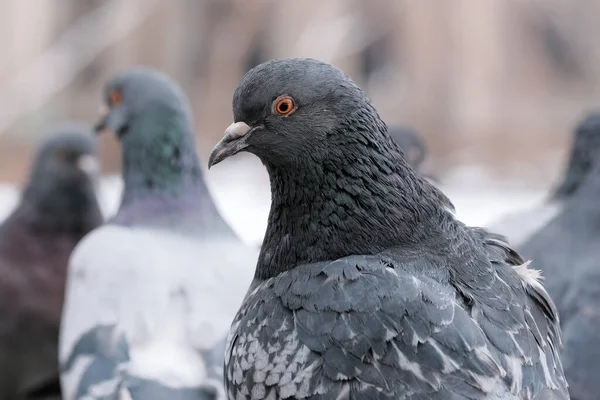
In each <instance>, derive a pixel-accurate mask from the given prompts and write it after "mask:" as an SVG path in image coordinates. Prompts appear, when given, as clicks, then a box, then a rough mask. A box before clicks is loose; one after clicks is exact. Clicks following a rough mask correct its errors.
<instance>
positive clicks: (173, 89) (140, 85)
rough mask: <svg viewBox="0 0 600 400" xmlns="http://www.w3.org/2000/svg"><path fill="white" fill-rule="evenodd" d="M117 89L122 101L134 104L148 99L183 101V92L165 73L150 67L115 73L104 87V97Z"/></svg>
mask: <svg viewBox="0 0 600 400" xmlns="http://www.w3.org/2000/svg"><path fill="white" fill-rule="evenodd" d="M113 90H119V91H121V92H122V93H123V101H124V102H127V103H130V104H136V103H141V102H144V101H147V100H150V99H155V98H156V99H165V100H170V101H173V102H180V101H183V98H184V95H183V92H182V91H181V90H180V89H179V86H178V85H177V84H176V83H175V82H174V81H173V80H171V79H170V78H169V77H168V76H167V75H165V74H163V73H161V72H159V71H156V70H153V69H151V68H144V67H138V68H132V69H129V70H127V71H123V72H121V73H119V74H117V75H115V76H114V77H113V78H112V79H111V80H109V81H108V82H107V84H106V86H105V89H104V95H105V98H106V99H108V98H109V94H110V92H112V91H113Z"/></svg>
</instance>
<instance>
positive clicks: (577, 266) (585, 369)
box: [521, 154, 600, 400]
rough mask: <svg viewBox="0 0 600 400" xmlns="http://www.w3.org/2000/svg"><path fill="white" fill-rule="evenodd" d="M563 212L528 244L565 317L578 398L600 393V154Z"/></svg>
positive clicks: (568, 364)
mask: <svg viewBox="0 0 600 400" xmlns="http://www.w3.org/2000/svg"><path fill="white" fill-rule="evenodd" d="M593 164H594V169H593V170H592V172H590V173H589V174H588V177H587V179H585V181H584V182H583V183H582V184H581V187H580V188H579V189H578V190H577V191H576V193H574V194H573V195H572V197H571V198H569V199H567V200H566V201H565V204H564V207H563V209H562V211H561V212H560V213H559V214H558V215H557V216H556V217H555V218H554V219H553V220H552V221H551V222H550V223H548V224H547V225H546V226H545V227H543V228H542V229H540V230H539V231H538V232H536V233H535V234H534V235H533V236H532V237H531V238H530V239H529V240H527V241H526V242H525V243H524V244H523V245H522V246H521V250H522V252H523V255H524V256H526V257H529V258H530V259H533V260H534V262H535V264H536V266H537V267H539V268H541V270H542V271H543V272H544V276H545V286H546V288H547V289H548V292H549V293H550V294H551V295H552V298H553V299H554V301H555V302H556V305H557V308H558V310H559V312H560V315H561V317H562V319H561V325H562V330H563V332H564V338H565V345H564V348H563V351H562V354H561V358H562V362H563V366H564V371H565V376H566V377H567V381H568V382H569V392H570V393H571V398H572V399H574V400H595V399H597V398H598V396H599V393H600V380H599V379H598V377H599V376H600V154H598V155H596V160H594V162H593Z"/></svg>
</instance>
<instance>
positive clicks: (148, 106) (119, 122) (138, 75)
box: [96, 67, 190, 139]
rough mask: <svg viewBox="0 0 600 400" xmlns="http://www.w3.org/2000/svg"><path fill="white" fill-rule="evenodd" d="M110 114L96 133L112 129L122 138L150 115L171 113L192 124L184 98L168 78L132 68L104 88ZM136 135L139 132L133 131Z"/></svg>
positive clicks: (114, 78)
mask: <svg viewBox="0 0 600 400" xmlns="http://www.w3.org/2000/svg"><path fill="white" fill-rule="evenodd" d="M104 101H105V103H106V106H107V111H106V113H105V115H104V117H103V118H102V119H101V120H100V121H99V122H98V124H97V125H96V131H97V132H99V131H102V130H105V129H107V130H110V131H112V132H114V133H115V134H116V135H117V136H118V137H119V138H120V139H122V138H123V137H125V136H126V135H127V134H128V133H130V132H131V127H132V126H133V125H134V124H135V123H136V122H137V121H139V120H140V119H143V118H144V117H145V116H146V115H148V114H149V113H152V112H154V111H157V110H164V112H166V111H167V110H171V111H173V112H175V113H179V114H181V118H182V119H184V120H186V122H187V123H188V124H190V121H189V119H190V116H189V113H190V112H189V105H188V102H187V100H186V97H185V95H184V94H183V92H182V91H181V89H180V88H179V87H178V86H177V84H176V83H175V82H174V81H172V80H171V79H170V78H169V77H168V76H166V75H164V74H162V73H160V72H158V71H155V70H152V69H150V68H143V67H138V68H133V69H130V70H127V71H124V72H122V73H119V74H117V75H116V76H114V77H113V78H112V79H111V80H110V81H109V82H108V83H107V84H106V85H105V87H104ZM133 133H136V132H133Z"/></svg>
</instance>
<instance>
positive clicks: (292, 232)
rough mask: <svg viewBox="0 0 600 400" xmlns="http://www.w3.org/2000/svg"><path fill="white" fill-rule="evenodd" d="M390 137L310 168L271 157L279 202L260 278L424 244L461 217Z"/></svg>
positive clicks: (356, 145)
mask: <svg viewBox="0 0 600 400" xmlns="http://www.w3.org/2000/svg"><path fill="white" fill-rule="evenodd" d="M384 138H385V139H386V140H388V143H386V146H381V147H379V148H378V149H377V150H375V149H374V148H373V147H368V145H364V144H362V143H363V142H357V143H347V144H346V145H345V147H344V153H343V154H341V155H340V156H339V158H337V159H333V158H332V157H335V155H334V152H329V153H328V155H327V158H326V159H325V160H324V161H320V162H319V161H317V160H307V162H308V163H310V164H308V163H307V165H306V166H307V167H306V168H302V167H299V168H295V169H292V168H282V167H277V166H274V165H271V164H269V163H268V162H266V163H265V164H266V166H267V169H268V171H269V175H270V179H271V199H272V203H271V210H270V214H269V220H268V227H267V232H266V235H265V239H264V242H263V246H262V249H261V253H260V257H259V261H258V266H257V272H256V277H257V278H259V279H266V278H269V277H272V276H276V275H278V274H279V273H281V272H283V271H285V270H289V269H291V268H293V267H295V266H297V265H300V264H306V263H312V262H319V261H327V260H334V259H338V258H340V257H344V256H348V255H352V254H376V253H379V252H381V251H383V250H385V249H388V248H390V247H394V246H402V245H411V244H414V243H418V242H420V241H423V240H425V239H426V238H428V237H431V236H434V235H436V233H437V232H439V231H440V227H439V226H440V224H441V223H446V224H447V223H452V221H454V218H453V217H452V216H451V213H450V212H449V211H448V210H449V209H453V206H452V204H451V203H450V201H449V200H448V199H447V198H446V197H445V196H444V195H443V194H442V193H441V192H439V191H438V190H437V189H436V188H435V187H433V186H432V185H431V184H430V183H428V182H427V181H425V180H424V179H423V178H421V177H420V176H418V175H417V174H416V173H415V172H414V171H413V170H412V169H411V168H410V167H409V166H408V165H407V163H406V161H405V160H404V157H403V156H402V155H401V153H400V151H399V150H398V149H397V147H396V145H395V144H392V142H391V139H390V138H389V137H388V136H387V134H385V135H384ZM361 146H363V147H361ZM367 147H368V148H367ZM366 154H368V155H366ZM306 157H307V158H310V157H312V156H311V155H306ZM348 160H353V162H352V163H350V162H349V161H348ZM313 161H314V162H317V166H315V165H314V164H313ZM319 164H320V165H319ZM308 165H312V167H310V168H308ZM444 221H446V222H444Z"/></svg>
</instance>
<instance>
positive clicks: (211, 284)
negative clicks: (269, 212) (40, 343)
mask: <svg viewBox="0 0 600 400" xmlns="http://www.w3.org/2000/svg"><path fill="white" fill-rule="evenodd" d="M105 101H106V104H107V106H108V113H107V115H106V117H105V118H104V119H103V120H102V121H101V122H100V123H99V124H98V125H97V127H96V129H97V130H98V131H103V130H110V131H113V132H114V133H115V134H116V135H117V137H118V139H119V141H120V144H121V149H122V166H123V167H122V175H123V180H124V189H123V194H122V198H121V203H120V206H119V209H118V211H117V213H116V215H115V216H114V217H112V218H111V219H110V220H109V221H108V222H107V224H105V225H103V226H102V227H100V228H98V229H96V230H94V231H93V232H91V233H90V234H89V235H88V236H87V237H86V238H84V239H83V240H82V242H81V243H80V245H79V246H77V248H76V249H75V250H74V251H73V255H72V257H71V260H70V263H69V274H68V279H67V290H66V298H65V308H64V313H63V320H62V326H61V334H60V362H61V383H62V386H63V392H64V398H65V400H72V399H133V400H137V399H144V400H148V399H149V400H152V399H176V400H183V399H185V400H206V399H218V398H222V396H223V395H224V391H223V376H222V375H223V369H222V366H223V357H224V353H225V338H226V336H227V333H228V330H229V327H230V324H231V320H232V319H233V317H234V316H235V313H236V311H237V309H238V308H239V306H240V304H241V302H242V299H243V297H244V295H245V294H246V291H247V289H248V285H249V284H250V282H251V281H252V276H253V273H254V271H253V269H252V268H248V266H247V264H248V263H251V262H254V261H255V260H256V259H257V257H258V252H257V251H256V249H250V248H247V247H246V246H245V245H244V244H243V243H242V242H241V241H240V240H239V239H238V238H237V237H236V235H235V234H234V232H233V231H232V229H231V228H230V226H229V225H228V224H227V223H226V222H225V221H224V220H223V218H222V217H221V216H220V214H219V212H218V210H217V207H216V206H215V204H214V203H213V200H212V198H211V196H210V193H209V191H208V188H207V186H206V184H205V181H204V178H203V173H202V170H201V168H200V162H199V160H198V157H197V154H196V150H195V139H194V133H193V127H192V116H191V112H190V107H189V104H188V101H187V98H186V97H185V95H184V94H183V92H182V90H181V89H180V88H179V87H178V86H177V85H176V84H175V82H173V81H172V80H171V79H170V78H169V77H167V76H165V75H164V74H163V73H161V72H158V71H155V70H152V69H148V68H143V67H137V68H133V69H131V70H127V71H123V72H121V73H119V74H117V75H116V76H115V77H113V78H112V79H111V80H110V81H109V82H108V83H107V85H106V88H105Z"/></svg>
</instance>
